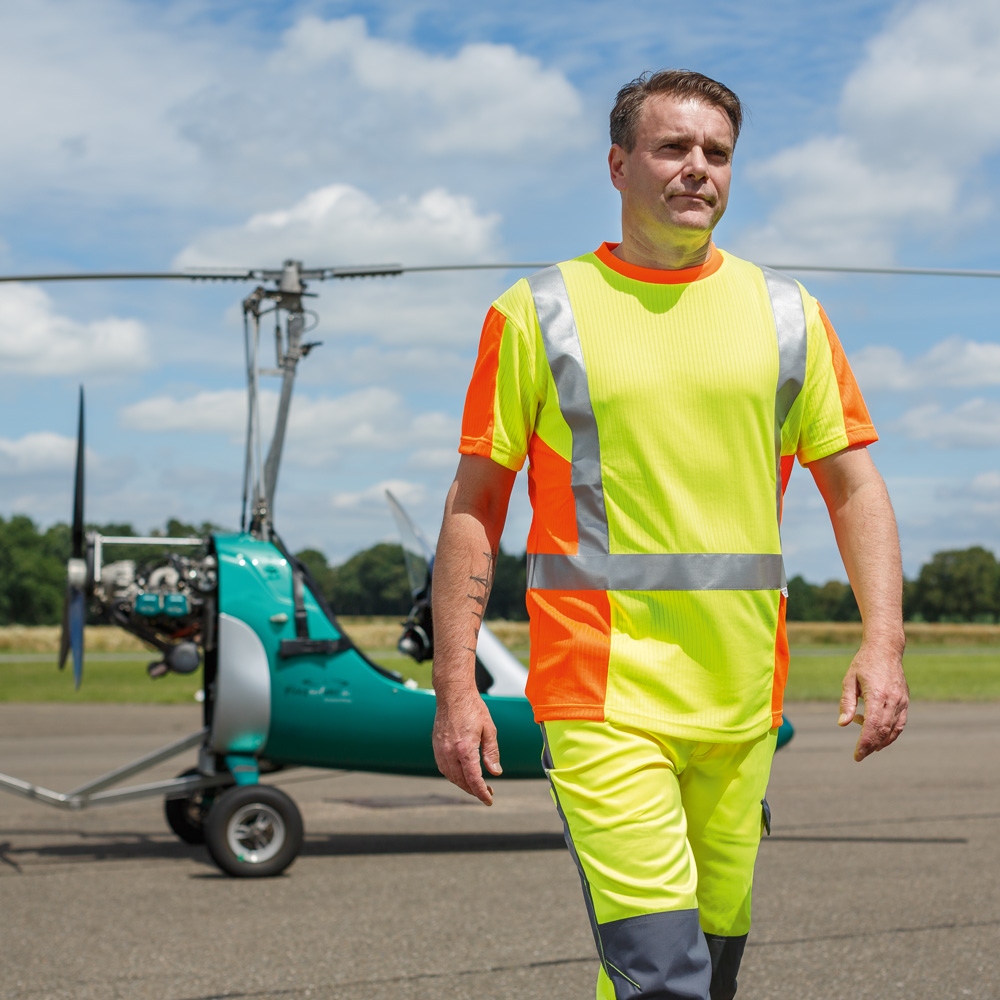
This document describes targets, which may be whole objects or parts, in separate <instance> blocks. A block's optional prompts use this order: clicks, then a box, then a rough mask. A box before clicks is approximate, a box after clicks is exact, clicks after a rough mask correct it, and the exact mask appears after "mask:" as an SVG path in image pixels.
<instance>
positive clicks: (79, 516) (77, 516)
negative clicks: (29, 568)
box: [71, 385, 84, 559]
mask: <svg viewBox="0 0 1000 1000" xmlns="http://www.w3.org/2000/svg"><path fill="white" fill-rule="evenodd" d="M83 451H84V445H83V386H82V385H81V386H80V415H79V417H78V418H77V425H76V477H75V481H74V485H73V529H72V536H71V538H72V556H73V558H74V559H82V558H83Z"/></svg>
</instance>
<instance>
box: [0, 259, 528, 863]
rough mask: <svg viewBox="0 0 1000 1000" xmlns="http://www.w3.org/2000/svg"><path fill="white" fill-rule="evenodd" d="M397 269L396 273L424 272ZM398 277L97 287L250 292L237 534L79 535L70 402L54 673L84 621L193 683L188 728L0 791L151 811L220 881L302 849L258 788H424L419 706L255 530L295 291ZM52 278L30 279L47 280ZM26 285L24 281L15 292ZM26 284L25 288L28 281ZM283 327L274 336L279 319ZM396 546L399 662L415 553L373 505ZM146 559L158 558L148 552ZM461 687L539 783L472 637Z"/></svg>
mask: <svg viewBox="0 0 1000 1000" xmlns="http://www.w3.org/2000/svg"><path fill="white" fill-rule="evenodd" d="M437 269H438V268H415V269H414V270H437ZM404 270H409V269H406V268H402V267H399V266H396V265H389V266H386V267H377V268H342V269H332V268H324V269H321V270H314V271H308V270H305V269H303V268H302V266H301V265H300V264H299V263H298V262H297V261H287V262H286V263H285V265H284V267H283V268H282V269H281V270H280V271H232V270H228V271H221V272H220V271H214V272H213V271H204V272H202V271H197V272H180V273H175V272H168V273H167V274H165V275H153V274H144V275H115V277H133V276H135V277H145V278H153V277H171V278H176V277H190V278H202V279H206V278H207V279H220V278H221V279H228V280H240V279H243V280H246V279H251V280H252V279H255V278H256V279H258V280H261V279H263V280H264V281H267V282H268V283H269V284H270V287H265V285H263V284H261V285H259V286H258V287H257V288H256V289H255V290H254V291H253V292H252V293H251V294H250V295H249V296H247V298H246V299H245V300H244V302H243V310H244V317H245V324H244V333H245V348H246V362H247V365H246V374H247V400H248V406H247V432H246V456H245V458H246V460H245V465H244V490H243V513H242V518H241V530H240V531H239V532H237V533H235V534H224V533H213V534H210V535H208V536H207V537H204V538H163V537H150V538H136V537H131V536H129V537H117V536H106V535H102V534H100V533H99V532H93V531H91V532H87V531H86V530H85V527H84V524H85V522H84V492H85V491H84V486H85V483H84V401H83V390H82V389H81V392H80V412H79V424H78V431H77V451H76V475H75V480H74V496H73V522H72V532H71V546H72V555H71V558H70V560H69V564H68V567H67V584H66V598H65V605H64V614H63V627H62V636H61V643H60V653H59V663H60V666H62V665H63V664H64V663H65V662H66V660H67V658H68V657H70V656H71V657H72V662H73V675H74V679H75V682H76V684H77V686H79V684H80V681H81V678H82V675H83V632H84V623H85V620H86V617H87V613H88V610H89V612H90V613H91V614H92V615H96V616H97V617H98V618H99V619H101V620H103V621H106V622H109V623H112V624H115V625H118V626H120V627H121V628H123V629H125V630H126V631H128V632H131V633H132V634H133V635H136V636H138V637H139V638H140V639H141V640H142V641H143V642H145V643H147V644H148V645H149V646H150V647H152V648H153V649H155V650H156V651H157V653H158V654H159V659H158V660H156V661H155V662H154V663H151V664H150V667H149V672H150V674H151V675H152V676H154V677H155V676H159V675H162V674H165V673H167V672H168V671H174V672H177V673H191V672H194V671H195V670H197V669H199V667H201V668H202V669H203V670H204V684H203V689H204V725H203V726H202V728H200V729H199V730H198V731H197V732H194V733H192V734H191V735H189V736H186V737H185V738H184V739H181V740H177V741H176V742H174V743H171V744H170V745H168V746H165V747H163V748H162V749H160V750H157V751H155V752H154V753H151V754H148V755H146V756H144V757H142V758H141V759H139V760H136V761H133V762H132V763H130V764H127V765H125V766H123V767H120V768H117V769H116V770H114V771H112V772H110V773H108V774H105V775H102V776H100V777H99V778H96V779H95V780H93V781H90V782H87V783H86V784H84V785H81V786H80V787H79V788H76V789H73V790H72V791H69V792H66V793H59V792H54V791H51V790H49V789H46V788H41V787H39V786H37V785H33V784H31V783H29V782H25V781H21V780H19V779H17V778H14V777H11V776H9V775H2V774H0V788H2V789H5V790H6V791H9V792H13V793H16V794H20V795H24V796H27V797H29V798H32V799H35V800H36V801H38V802H42V803H46V804H48V805H52V806H57V807H61V808H65V809H82V808H86V807H88V806H92V805H98V804H109V803H115V802H122V801H125V800H128V799H135V798H140V797H146V796H163V797H164V799H165V812H166V818H167V822H168V823H169V825H170V827H171V829H172V830H173V831H174V833H176V834H177V836H178V837H180V838H181V839H182V840H183V841H185V842H187V843H190V844H198V843H204V844H205V845H206V846H207V848H208V851H209V854H210V855H211V857H212V859H213V860H214V861H215V862H216V864H217V865H218V866H219V867H220V868H221V869H222V870H223V871H224V872H227V873H229V874H231V875H237V876H266V875H275V874H278V873H279V872H281V871H283V870H284V869H285V868H287V866H288V865H289V864H290V863H291V862H292V861H293V860H294V858H295V856H296V855H297V854H298V851H299V849H300V847H301V844H302V838H303V826H302V817H301V815H300V813H299V810H298V808H297V807H296V805H295V803H294V802H293V800H292V799H291V798H290V797H289V796H288V795H287V794H286V793H285V792H284V791H282V790H281V789H280V788H277V787H275V786H273V785H269V784H261V783H260V780H259V779H260V776H261V774H262V773H269V772H273V771H276V770H280V769H283V768H287V767H294V766H310V767H327V768H336V769H349V770H362V771H382V772H391V773H396V774H410V775H437V774H438V770H437V767H436V766H435V763H434V755H433V751H432V748H431V740H430V733H431V726H432V723H433V718H434V708H435V698H434V693H433V691H429V690H423V689H419V688H414V687H413V686H411V685H408V684H407V683H405V682H404V680H403V677H402V676H401V675H400V674H398V673H395V672H393V671H391V670H387V669H385V668H384V667H382V666H380V665H379V664H377V663H375V662H374V661H373V660H371V659H369V658H368V657H367V656H365V654H364V653H363V652H362V651H361V650H360V649H359V648H358V647H357V646H356V645H355V644H354V642H352V640H351V638H350V637H349V636H348V635H347V634H346V633H345V631H344V629H343V628H342V627H341V625H340V624H339V623H338V621H337V618H336V615H335V613H334V610H333V609H332V608H331V607H330V606H329V604H328V603H327V601H326V599H325V598H324V596H323V594H322V591H321V590H320V588H319V587H318V586H317V585H316V583H315V581H314V580H313V579H312V578H311V577H310V574H309V571H308V569H307V568H306V567H305V566H304V565H303V564H302V563H301V562H299V561H298V560H297V559H296V558H295V557H294V556H293V555H291V554H290V553H289V552H288V550H287V549H286V547H285V546H284V544H283V543H282V541H281V538H280V536H279V535H278V533H277V532H276V530H275V526H274V521H273V517H272V511H273V503H274V496H275V492H276V489H277V484H278V473H279V468H280V465H281V453H282V446H283V443H284V439H285V433H286V430H287V422H288V413H289V408H290V406H291V401H292V393H293V389H294V384H295V377H296V372H297V368H298V363H299V361H300V360H301V359H302V358H304V357H306V356H307V355H308V353H309V351H310V349H311V348H312V347H314V346H315V345H314V344H310V343H304V342H303V340H302V337H303V332H304V331H305V310H304V309H303V304H302V297H303V294H304V293H305V288H306V285H305V279H306V278H315V279H320V280H322V279H324V278H343V277H368V276H375V275H388V274H399V273H402V272H403V271H404ZM67 277H70V276H53V275H45V276H36V280H37V279H38V278H41V279H48V280H61V279H65V278H67ZM19 280H26V279H23V278H22V279H19ZM29 280H30V279H29ZM271 311H273V312H275V313H277V314H278V316H277V318H278V320H279V324H278V327H277V329H278V344H277V352H278V359H277V361H278V364H277V369H276V370H275V369H272V370H271V371H270V372H269V373H270V374H275V375H278V376H279V377H280V378H281V380H282V385H281V395H280V400H279V404H278V412H277V416H276V418H275V425H274V432H273V434H272V436H271V441H270V445H269V447H268V450H267V453H266V457H265V456H264V453H263V445H262V438H261V426H260V425H261V417H260V408H259V405H258V403H259V379H260V375H261V364H260V319H261V316H262V315H263V314H265V313H266V312H271ZM282 316H284V319H285V322H284V325H283V326H282V325H281V323H280V319H281V317H282ZM388 500H389V503H390V507H391V508H392V511H393V514H394V516H395V518H396V520H397V523H398V525H399V527H400V531H401V532H402V535H403V546H404V555H405V559H406V566H407V572H408V574H409V579H410V585H411V588H412V592H413V601H414V605H413V610H412V611H411V613H410V615H409V617H408V619H407V620H406V622H405V623H404V624H403V633H402V636H401V638H400V649H401V650H402V651H403V652H405V653H407V654H408V655H411V656H413V657H414V658H415V659H417V660H418V661H419V660H425V659H429V658H430V657H431V656H432V654H433V626H432V623H431V619H430V588H431V579H432V570H433V551H432V550H431V547H430V546H429V545H428V544H427V542H426V540H425V539H424V537H423V535H422V534H421V533H420V531H419V529H418V528H416V526H415V525H413V524H412V522H411V521H410V519H409V517H408V516H407V515H406V513H405V511H404V510H403V508H402V507H401V506H400V505H399V504H398V502H397V501H396V500H395V498H393V497H392V496H391V495H390V496H389V497H388ZM125 543H127V544H128V545H129V546H135V545H148V546H150V552H151V555H153V556H154V558H151V560H150V561H149V562H148V563H146V564H137V563H136V562H135V561H133V560H118V561H114V560H113V558H112V559H110V560H109V558H108V557H109V556H111V557H113V553H114V548H115V547H116V546H119V545H121V544H125ZM164 548H166V549H167V551H165V552H164V551H163V550H164ZM476 678H477V684H478V687H479V690H480V692H481V693H482V695H483V698H484V699H485V700H486V702H487V704H488V705H489V709H490V712H491V714H492V716H493V719H494V721H495V722H496V725H497V729H498V732H499V738H500V740H501V743H502V745H503V748H504V775H505V777H507V778H538V777H542V769H541V764H540V756H541V736H540V733H539V729H538V726H537V725H536V724H535V722H534V720H533V717H532V712H531V708H530V706H529V704H528V702H527V700H526V699H525V697H524V684H525V680H526V678H527V671H526V670H525V668H524V667H523V665H522V664H521V663H520V661H518V660H517V659H516V658H515V657H514V656H513V655H512V654H511V653H510V652H509V651H508V650H507V649H506V647H505V646H504V645H503V644H502V643H501V642H500V641H499V640H498V639H496V637H495V636H494V635H493V634H492V633H491V632H490V630H489V627H488V626H486V625H484V626H483V627H482V629H481V630H480V633H479V641H478V645H477V664H476ZM195 748H196V749H197V751H198V763H197V766H196V767H194V768H192V769H191V770H188V771H185V772H184V773H183V774H181V775H179V776H178V777H176V778H173V779H170V780H166V781H156V782H151V783H147V784H140V785H129V786H126V787H121V783H122V782H123V781H125V780H126V779H128V778H131V777H133V776H135V775H137V774H139V773H141V772H143V771H145V770H147V769H149V768H151V767H153V766H154V765H156V764H159V763H161V762H163V761H165V760H168V759H170V758H172V757H175V756H177V755H179V754H181V753H184V752H185V751H189V750H191V749H195Z"/></svg>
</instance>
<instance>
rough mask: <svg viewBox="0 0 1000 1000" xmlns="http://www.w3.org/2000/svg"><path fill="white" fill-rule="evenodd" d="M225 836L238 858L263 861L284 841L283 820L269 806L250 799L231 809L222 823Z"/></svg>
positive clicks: (246, 860) (276, 851) (260, 862)
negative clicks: (233, 810)
mask: <svg viewBox="0 0 1000 1000" xmlns="http://www.w3.org/2000/svg"><path fill="white" fill-rule="evenodd" d="M226 839H227V841H228V842H229V848H230V850H231V851H232V852H233V854H234V855H235V856H236V857H237V858H238V859H239V860H240V861H243V862H245V863H247V864H252V865H259V864H263V863H264V862H265V861H269V860H270V859H271V858H273V857H274V856H275V855H276V854H277V853H278V851H280V850H281V848H282V846H283V845H284V843H285V824H284V821H283V820H282V818H281V816H279V815H278V813H277V811H276V810H275V809H273V808H272V807H271V806H269V805H266V804H265V803H263V802H250V803H248V804H247V805H245V806H242V807H241V808H240V809H237V810H236V812H234V813H233V815H232V817H231V818H230V820H229V823H228V824H227V827H226Z"/></svg>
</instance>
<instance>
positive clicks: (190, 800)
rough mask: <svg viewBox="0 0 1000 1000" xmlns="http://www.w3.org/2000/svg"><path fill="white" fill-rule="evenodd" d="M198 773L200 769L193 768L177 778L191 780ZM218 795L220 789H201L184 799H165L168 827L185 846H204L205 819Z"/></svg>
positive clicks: (164, 808) (164, 809)
mask: <svg viewBox="0 0 1000 1000" xmlns="http://www.w3.org/2000/svg"><path fill="white" fill-rule="evenodd" d="M198 773H200V772H199V771H198V768H196V767H192V768H190V769H189V770H187V771H182V772H181V773H180V774H178V775H177V777H178V778H190V777H191V776H192V775H194V774H198ZM218 794H219V789H218V788H201V789H199V790H198V791H197V792H195V793H194V794H193V795H188V796H187V797H185V798H183V799H164V801H163V814H164V815H165V816H166V818H167V826H169V827H170V829H171V830H173V831H174V833H176V834H177V836H178V837H180V839H181V840H183V841H184V843H185V844H204V843H205V817H206V816H207V815H208V811H209V809H211V807H212V803H213V802H214V801H215V797H216V796H217V795H218Z"/></svg>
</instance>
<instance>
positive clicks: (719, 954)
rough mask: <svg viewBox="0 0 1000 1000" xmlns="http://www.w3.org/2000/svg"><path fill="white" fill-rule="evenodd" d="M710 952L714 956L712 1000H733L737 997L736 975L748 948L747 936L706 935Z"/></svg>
mask: <svg viewBox="0 0 1000 1000" xmlns="http://www.w3.org/2000/svg"><path fill="white" fill-rule="evenodd" d="M705 940H706V941H707V942H708V951H709V954H711V956H712V986H711V989H710V991H709V996H710V997H711V1000H733V997H735V996H736V975H737V973H738V972H739V971H740V962H742V961H743V950H744V949H745V948H746V946H747V936H746V934H743V935H741V936H740V937H723V936H722V935H721V934H706V935H705Z"/></svg>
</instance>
